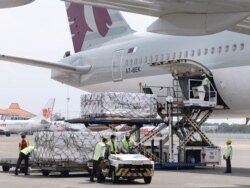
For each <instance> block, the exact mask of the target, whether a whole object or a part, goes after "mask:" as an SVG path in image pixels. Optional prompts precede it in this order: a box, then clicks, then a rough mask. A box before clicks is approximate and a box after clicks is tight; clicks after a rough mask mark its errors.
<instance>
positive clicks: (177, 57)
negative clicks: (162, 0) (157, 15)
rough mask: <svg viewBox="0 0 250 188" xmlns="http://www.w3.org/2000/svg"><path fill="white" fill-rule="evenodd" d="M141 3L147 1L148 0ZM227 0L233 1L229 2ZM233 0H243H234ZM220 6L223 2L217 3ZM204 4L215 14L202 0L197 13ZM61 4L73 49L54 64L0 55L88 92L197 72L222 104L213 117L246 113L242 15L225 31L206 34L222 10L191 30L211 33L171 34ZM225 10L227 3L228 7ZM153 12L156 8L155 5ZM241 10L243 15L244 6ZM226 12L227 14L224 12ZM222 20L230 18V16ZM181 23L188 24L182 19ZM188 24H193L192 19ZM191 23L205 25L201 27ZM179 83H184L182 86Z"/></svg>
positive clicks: (103, 11)
mask: <svg viewBox="0 0 250 188" xmlns="http://www.w3.org/2000/svg"><path fill="white" fill-rule="evenodd" d="M76 2H78V3H79V2H86V1H81V0H79V1H76ZM93 2H97V1H93ZM105 2H106V1H105ZM110 2H114V1H110ZM119 2H121V1H119ZM126 2H128V1H126ZM134 2H137V3H138V2H139V1H134ZM140 2H142V3H143V2H145V3H147V2H148V3H150V2H151V1H140ZM155 2H159V1H155ZM168 2H169V1H168ZM178 2H179V1H178ZM190 2H194V1H190ZM204 2H208V1H204ZM223 2H225V1H223ZM231 2H232V4H233V3H234V1H231ZM241 2H242V3H243V2H244V5H245V6H242V9H244V10H247V8H248V7H249V3H247V2H246V1H241ZM166 3H167V2H166ZM182 3H183V2H182V1H180V2H179V4H180V5H182ZM197 3H198V2H197ZM197 3H194V4H197ZM125 4H126V3H125ZM177 4H178V3H177ZM215 4H216V3H215ZM232 4H231V5H232ZM234 4H235V3H234ZM236 4H237V5H242V4H241V3H239V2H236ZM156 5H158V4H156ZM216 5H217V4H216ZM222 5H225V4H223V3H221V6H222ZM190 6H191V5H190ZM204 6H206V7H207V10H210V9H209V8H211V9H213V8H214V12H211V13H214V14H213V16H214V17H215V18H217V17H216V14H215V10H217V9H216V7H214V6H212V5H210V4H209V3H207V4H205V3H204V4H203V6H201V9H200V10H201V12H202V11H203V10H204ZM221 6H218V11H217V13H218V12H220V11H221V10H222V9H223V8H225V7H223V8H221ZM225 6H226V5H225ZM194 7H197V6H194ZM66 8H67V14H68V18H69V25H70V29H71V34H72V40H73V44H74V50H75V54H72V55H70V54H69V53H66V55H65V58H64V59H62V60H60V61H59V62H57V63H56V62H47V61H41V60H34V59H27V58H20V57H14V56H7V55H0V60H3V61H10V62H14V63H20V64H26V65H32V66H38V67H42V68H48V69H51V70H52V73H51V78H52V79H54V80H57V81H59V82H61V83H65V84H68V85H70V86H73V87H76V88H80V89H83V90H85V91H89V92H103V91H113V92H140V88H141V86H143V85H148V86H154V85H161V86H163V87H167V86H171V85H172V84H173V83H172V82H173V78H174V77H176V76H177V77H178V78H179V80H184V81H187V80H188V79H190V78H201V75H202V74H204V73H206V75H208V76H209V79H210V81H211V82H212V83H213V85H214V87H215V89H216V91H217V92H218V104H219V105H221V106H222V109H221V110H218V111H217V112H216V114H215V116H217V117H221V118H223V117H230V118H240V117H248V116H249V114H250V109H249V106H250V100H249V99H248V93H250V86H249V84H248V80H249V78H250V76H249V70H250V66H249V62H248V61H249V60H248V59H249V56H250V55H249V45H250V38H249V36H248V35H244V34H242V33H247V31H248V29H247V21H246V20H245V22H244V18H243V17H247V16H246V15H245V16H239V17H240V19H238V20H237V19H234V20H235V22H234V23H232V22H230V24H229V25H230V26H232V27H227V29H228V30H230V31H223V32H219V33H215V34H210V33H214V32H218V31H220V30H223V29H224V26H223V27H220V24H222V23H221V21H220V20H221V19H222V18H224V17H225V14H226V13H225V14H221V17H220V15H217V16H218V19H217V20H216V23H217V26H218V27H219V28H221V29H215V30H212V31H209V32H208V33H207V32H201V31H198V32H197V33H195V32H194V33H195V35H197V34H210V35H205V36H171V35H165V34H164V35H163V34H158V33H149V32H146V33H138V32H135V31H134V30H132V29H131V28H130V27H129V25H128V24H127V22H126V21H125V20H124V18H123V17H122V15H121V13H120V12H119V11H117V10H111V9H107V8H101V7H95V6H88V5H84V4H83V5H81V4H75V3H66ZM112 8H115V7H112ZM119 8H120V7H118V8H117V9H119ZM179 8H180V12H181V9H182V10H183V9H184V7H183V6H180V7H179ZM192 10H194V8H193V9H192ZM195 10H196V9H195ZM229 10H232V8H231V9H230V7H229ZM155 11H156V12H157V9H156V10H155ZM176 11H177V12H178V10H176ZM239 11H240V7H239V6H236V7H235V16H236V17H237V15H238V14H237V12H239ZM145 12H146V8H145ZM223 12H225V11H223ZM138 13H140V11H138ZM246 14H247V15H248V13H247V11H246ZM195 15H196V14H195ZM195 15H193V16H195ZM198 15H199V14H198V13H197V16H198ZM232 15H234V14H233V13H232ZM207 16H208V15H207ZM228 17H230V16H229V14H228ZM177 18H178V16H177ZM178 19H179V18H178ZM178 19H177V21H178ZM194 20H195V19H194ZM236 20H237V21H236ZM179 21H180V20H179ZM203 21H204V20H203ZM210 21H211V20H210ZM241 21H242V22H241ZM225 22H226V23H229V21H228V22H227V21H225ZM243 22H244V23H243ZM173 23H175V22H173ZM187 23H188V22H187ZM216 23H214V22H213V23H210V22H207V24H211V26H213V25H214V26H215V25H216ZM223 24H224V22H223ZM244 24H245V25H244ZM184 25H186V26H187V24H184ZM177 26H178V24H177ZM173 27H174V25H173ZM190 28H191V29H192V28H193V27H192V24H191V25H190ZM190 28H189V29H190ZM195 28H201V29H204V27H200V26H197V27H195ZM209 28H211V27H210V25H206V29H209ZM212 28H213V27H212ZM225 28H226V26H225ZM232 28H233V29H232ZM187 29H188V28H187ZM189 31H190V33H189V34H192V32H191V30H189ZM180 32H181V31H180ZM183 32H185V29H183ZM160 33H161V32H160ZM177 34H178V33H177ZM179 34H185V33H179ZM186 34H188V33H186ZM181 87H182V89H184V88H185V86H184V85H182V86H181ZM160 92H161V89H155V90H154V91H153V93H155V94H158V93H160Z"/></svg>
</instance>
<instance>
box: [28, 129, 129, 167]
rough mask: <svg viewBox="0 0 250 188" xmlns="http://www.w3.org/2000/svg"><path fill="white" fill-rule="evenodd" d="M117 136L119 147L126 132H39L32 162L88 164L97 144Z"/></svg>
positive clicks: (35, 138)
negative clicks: (103, 139)
mask: <svg viewBox="0 0 250 188" xmlns="http://www.w3.org/2000/svg"><path fill="white" fill-rule="evenodd" d="M112 134H115V135H116V136H117V141H118V145H120V143H121V140H122V138H123V137H124V135H125V134H126V132H116V133H113V132H112V131H111V130H106V131H100V132H91V131H85V132H37V133H35V137H34V145H35V150H34V152H32V156H31V157H32V160H33V161H36V162H43V163H48V164H53V163H54V162H60V161H63V162H77V163H86V162H87V161H89V160H91V159H92V157H93V152H94V149H95V145H96V144H97V142H99V141H101V138H102V137H105V138H107V139H109V138H110V136H111V135H112Z"/></svg>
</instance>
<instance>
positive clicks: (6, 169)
mask: <svg viewBox="0 0 250 188" xmlns="http://www.w3.org/2000/svg"><path fill="white" fill-rule="evenodd" d="M2 169H3V171H4V172H9V170H10V167H8V166H2Z"/></svg>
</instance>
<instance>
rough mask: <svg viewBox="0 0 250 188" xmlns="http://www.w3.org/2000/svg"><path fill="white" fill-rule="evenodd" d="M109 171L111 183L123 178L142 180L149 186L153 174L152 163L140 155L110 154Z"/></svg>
mask: <svg viewBox="0 0 250 188" xmlns="http://www.w3.org/2000/svg"><path fill="white" fill-rule="evenodd" d="M109 170H110V172H109V175H110V177H111V180H112V182H113V183H117V181H118V179H119V178H124V179H128V180H134V179H144V182H145V183H146V184H150V183H151V180H152V176H153V174H154V162H153V161H151V160H150V159H148V158H147V157H145V156H144V155H142V154H111V155H110V156H109Z"/></svg>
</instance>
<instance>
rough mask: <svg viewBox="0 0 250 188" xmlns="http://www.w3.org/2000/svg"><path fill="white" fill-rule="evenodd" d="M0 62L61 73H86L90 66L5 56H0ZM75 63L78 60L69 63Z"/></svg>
mask: <svg viewBox="0 0 250 188" xmlns="http://www.w3.org/2000/svg"><path fill="white" fill-rule="evenodd" d="M0 60H2V61H9V62H12V63H19V64H25V65H31V66H35V67H42V68H47V69H51V70H58V71H63V72H76V73H87V72H88V71H89V70H90V69H91V65H82V66H73V65H71V64H69V63H68V64H66V63H64V64H63V63H53V62H48V61H40V60H34V59H26V58H21V57H14V56H7V55H0ZM71 60H72V59H71ZM77 61H78V59H75V61H69V62H71V63H74V62H77Z"/></svg>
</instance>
